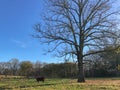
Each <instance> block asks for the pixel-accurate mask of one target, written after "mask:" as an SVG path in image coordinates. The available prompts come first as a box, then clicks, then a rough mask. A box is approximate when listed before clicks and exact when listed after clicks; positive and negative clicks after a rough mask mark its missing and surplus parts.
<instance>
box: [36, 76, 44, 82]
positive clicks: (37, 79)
mask: <svg viewBox="0 0 120 90" xmlns="http://www.w3.org/2000/svg"><path fill="white" fill-rule="evenodd" d="M36 81H37V82H39V81H42V82H44V81H45V77H37V78H36Z"/></svg>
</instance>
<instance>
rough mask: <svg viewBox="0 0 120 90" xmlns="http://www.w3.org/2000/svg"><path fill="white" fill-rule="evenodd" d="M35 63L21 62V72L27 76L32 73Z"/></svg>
mask: <svg viewBox="0 0 120 90" xmlns="http://www.w3.org/2000/svg"><path fill="white" fill-rule="evenodd" d="M32 69H33V64H32V63H31V62H30V61H23V62H21V63H20V73H21V75H24V76H26V77H29V76H30V75H31V72H32Z"/></svg>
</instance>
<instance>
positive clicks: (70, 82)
mask: <svg viewBox="0 0 120 90" xmlns="http://www.w3.org/2000/svg"><path fill="white" fill-rule="evenodd" d="M76 81H77V80H76V79H46V80H45V82H44V83H43V82H40V83H38V82H36V80H35V79H12V78H10V79H1V80H0V90H120V78H97V79H86V82H85V83H77V82H76Z"/></svg>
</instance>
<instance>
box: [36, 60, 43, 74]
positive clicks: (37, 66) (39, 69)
mask: <svg viewBox="0 0 120 90" xmlns="http://www.w3.org/2000/svg"><path fill="white" fill-rule="evenodd" d="M42 67H43V64H42V63H41V62H39V61H37V62H36V63H35V64H34V74H35V76H40V75H41V74H42V71H41V70H42V69H41V68H42Z"/></svg>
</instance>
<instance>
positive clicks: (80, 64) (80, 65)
mask: <svg viewBox="0 0 120 90" xmlns="http://www.w3.org/2000/svg"><path fill="white" fill-rule="evenodd" d="M77 82H80V83H82V82H85V76H84V68H83V57H82V55H80V58H79V57H78V81H77Z"/></svg>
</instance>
